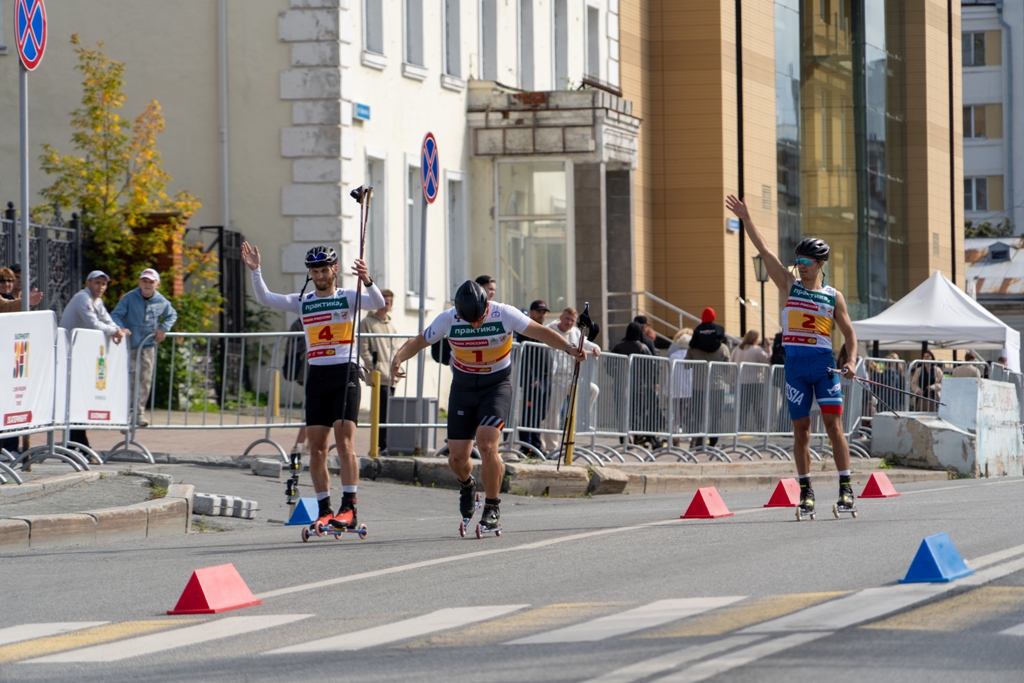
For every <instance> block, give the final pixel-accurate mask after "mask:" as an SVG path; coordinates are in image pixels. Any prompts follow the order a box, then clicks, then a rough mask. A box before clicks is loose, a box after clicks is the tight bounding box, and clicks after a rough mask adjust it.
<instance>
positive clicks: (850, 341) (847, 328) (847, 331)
mask: <svg viewBox="0 0 1024 683" xmlns="http://www.w3.org/2000/svg"><path fill="white" fill-rule="evenodd" d="M835 319H836V326H838V327H839V331H840V332H842V333H843V339H845V340H846V341H845V342H843V345H844V346H845V347H846V358H847V359H848V360H847V361H846V365H844V366H843V367H841V368H839V370H841V371H842V373H843V374H844V375H845V376H847V377H853V375H854V373H855V372H856V369H857V332H856V331H855V330H854V329H853V323H852V322H850V313H849V312H848V311H847V310H846V299H845V298H844V297H843V294H842V292H836V310H835Z"/></svg>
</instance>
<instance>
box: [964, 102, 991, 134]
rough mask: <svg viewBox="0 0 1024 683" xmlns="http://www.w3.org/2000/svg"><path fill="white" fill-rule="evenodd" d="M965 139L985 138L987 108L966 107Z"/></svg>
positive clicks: (978, 106)
mask: <svg viewBox="0 0 1024 683" xmlns="http://www.w3.org/2000/svg"><path fill="white" fill-rule="evenodd" d="M964 137H965V138H983V137H986V136H985V106H984V105H974V106H970V107H964Z"/></svg>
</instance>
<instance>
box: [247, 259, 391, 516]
mask: <svg viewBox="0 0 1024 683" xmlns="http://www.w3.org/2000/svg"><path fill="white" fill-rule="evenodd" d="M242 260H243V261H245V265H247V266H249V270H251V271H252V288H253V291H254V292H255V294H256V300H257V301H258V302H260V303H261V304H263V305H264V306H269V307H270V308H273V309H274V310H277V311H284V312H286V313H295V314H296V315H298V316H299V317H300V318H301V320H302V327H303V329H304V330H305V332H306V361H307V363H308V365H309V376H308V377H307V378H306V435H307V436H308V437H309V474H310V477H311V478H312V479H313V488H314V490H316V498H317V501H318V503H319V505H320V514H319V519H318V520H317V522H318V523H319V524H322V525H324V526H327V525H330V526H333V527H335V528H337V529H345V528H348V529H354V528H356V524H357V521H356V486H357V485H358V484H359V462H358V461H357V460H356V451H355V436H356V422H357V420H358V418H359V372H358V371H356V369H355V368H351V369H350V368H349V367H348V364H349V363H358V362H359V350H358V349H357V348H356V345H355V344H354V343H353V332H354V328H353V323H354V322H356V321H354V320H353V308H354V306H355V301H356V292H355V291H354V290H351V289H341V288H339V287H338V255H337V254H336V253H335V251H334V249H331V248H330V247H323V246H319V247H313V248H312V249H310V250H309V251H308V252H306V261H305V264H306V267H307V268H309V275H308V276H307V279H306V284H307V285H308V284H309V281H310V280H312V281H313V287H314V288H315V290H316V291H313V292H310V293H309V294H306V288H305V287H303V288H302V291H301V292H299V293H298V294H274V293H273V292H271V291H270V290H268V289H267V285H266V283H264V282H263V276H262V275H261V274H260V251H259V249H257V248H256V247H255V246H249V243H248V242H243V243H242ZM352 274H353V275H355V276H357V277H358V278H359V279H360V280H362V282H363V286H364V287H365V288H366V292H365V293H364V294H363V295H362V304H361V305H362V307H363V309H364V310H376V309H378V308H383V307H384V295H383V294H381V293H380V290H379V289H377V285H375V284H373V281H372V280H371V279H370V275H369V271H368V270H367V269H366V264H365V263H364V262H363V261H362V260H360V259H356V261H355V264H354V265H353V267H352ZM346 378H348V386H347V387H346V386H345V379H346ZM346 394H347V395H346ZM342 411H344V414H342ZM332 428H333V429H334V440H335V442H336V443H337V444H338V457H339V458H340V459H341V484H342V487H341V490H342V494H341V507H340V508H339V509H338V514H337V515H335V514H334V512H333V511H332V509H331V476H330V473H329V472H328V471H327V440H328V438H329V437H330V435H331V429H332Z"/></svg>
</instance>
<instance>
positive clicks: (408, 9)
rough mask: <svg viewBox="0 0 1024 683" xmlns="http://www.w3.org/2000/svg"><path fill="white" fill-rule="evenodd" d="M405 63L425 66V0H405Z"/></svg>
mask: <svg viewBox="0 0 1024 683" xmlns="http://www.w3.org/2000/svg"><path fill="white" fill-rule="evenodd" d="M405 63H406V64H415V65H416V66H423V0H405Z"/></svg>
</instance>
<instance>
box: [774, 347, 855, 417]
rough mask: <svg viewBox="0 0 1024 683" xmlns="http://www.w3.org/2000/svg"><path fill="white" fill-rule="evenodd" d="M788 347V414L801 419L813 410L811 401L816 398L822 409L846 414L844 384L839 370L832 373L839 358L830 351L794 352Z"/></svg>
mask: <svg viewBox="0 0 1024 683" xmlns="http://www.w3.org/2000/svg"><path fill="white" fill-rule="evenodd" d="M793 350H794V349H792V348H787V349H786V402H787V403H788V404H789V417H790V419H792V420H800V419H802V418H805V417H808V416H810V414H811V401H812V400H815V399H816V400H817V401H818V406H819V407H820V408H821V412H822V413H834V414H836V415H842V414H843V387H842V385H841V384H840V383H839V373H837V372H833V373H831V375H830V373H829V368H834V367H835V365H836V359H835V357H834V356H833V355H832V352H831V351H822V350H817V351H815V352H813V353H792V351H793Z"/></svg>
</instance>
